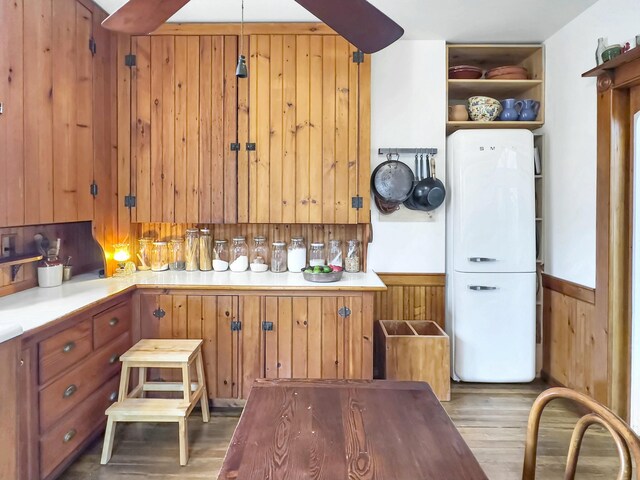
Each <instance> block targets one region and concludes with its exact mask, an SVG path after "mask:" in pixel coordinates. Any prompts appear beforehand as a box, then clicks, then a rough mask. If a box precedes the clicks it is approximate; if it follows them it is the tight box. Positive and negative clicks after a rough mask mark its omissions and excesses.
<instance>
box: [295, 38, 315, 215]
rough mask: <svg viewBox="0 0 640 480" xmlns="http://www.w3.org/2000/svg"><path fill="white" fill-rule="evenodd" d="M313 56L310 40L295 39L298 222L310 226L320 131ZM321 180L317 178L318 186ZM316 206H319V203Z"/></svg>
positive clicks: (296, 209)
mask: <svg viewBox="0 0 640 480" xmlns="http://www.w3.org/2000/svg"><path fill="white" fill-rule="evenodd" d="M310 62H311V52H310V37H308V36H301V37H298V38H297V39H296V72H295V76H296V80H295V81H296V85H295V91H296V101H295V114H296V120H295V122H296V134H295V140H296V144H295V157H294V158H295V185H296V199H295V204H294V208H295V214H296V217H295V222H297V223H308V222H309V219H310V217H309V212H310V206H311V202H312V200H311V178H313V177H312V176H311V174H310V171H309V167H310V163H309V156H310V152H311V148H310V145H309V142H310V139H311V131H312V130H313V129H317V128H320V125H315V124H313V123H312V122H311V96H312V92H311V85H312V83H311V82H312V77H311V72H310ZM320 178H321V177H318V176H316V177H315V180H316V182H319V181H320ZM316 203H317V202H316Z"/></svg>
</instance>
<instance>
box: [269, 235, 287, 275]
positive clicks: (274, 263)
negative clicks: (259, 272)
mask: <svg viewBox="0 0 640 480" xmlns="http://www.w3.org/2000/svg"><path fill="white" fill-rule="evenodd" d="M286 246H287V244H286V243H284V242H273V243H272V244H271V247H272V248H271V271H272V272H274V273H282V272H286V271H287V249H286Z"/></svg>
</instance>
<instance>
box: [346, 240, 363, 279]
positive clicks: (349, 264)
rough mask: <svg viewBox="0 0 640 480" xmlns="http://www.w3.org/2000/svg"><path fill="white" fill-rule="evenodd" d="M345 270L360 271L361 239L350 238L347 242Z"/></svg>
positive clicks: (350, 271)
mask: <svg viewBox="0 0 640 480" xmlns="http://www.w3.org/2000/svg"><path fill="white" fill-rule="evenodd" d="M344 270H345V271H346V272H349V273H357V272H359V271H360V241H359V240H355V239H354V240H349V242H347V255H346V257H345V258H344Z"/></svg>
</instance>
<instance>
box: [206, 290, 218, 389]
mask: <svg viewBox="0 0 640 480" xmlns="http://www.w3.org/2000/svg"><path fill="white" fill-rule="evenodd" d="M217 310H218V305H217V297H215V296H212V295H206V296H203V297H202V340H203V342H202V357H203V362H204V375H205V379H206V382H207V392H208V393H209V398H215V397H216V395H217V392H218V370H217V369H218V338H217V337H218V320H217Z"/></svg>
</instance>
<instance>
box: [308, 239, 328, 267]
mask: <svg viewBox="0 0 640 480" xmlns="http://www.w3.org/2000/svg"><path fill="white" fill-rule="evenodd" d="M325 263H326V262H325V253H324V243H322V242H314V243H312V244H311V249H310V250H309V265H310V266H312V267H316V266H318V265H325Z"/></svg>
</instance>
